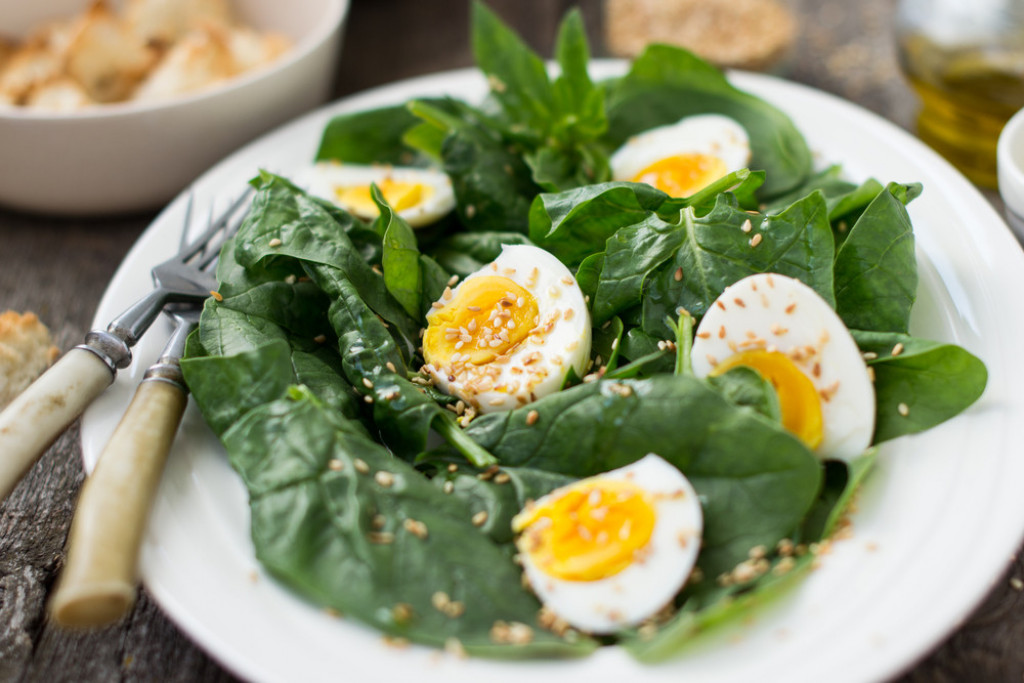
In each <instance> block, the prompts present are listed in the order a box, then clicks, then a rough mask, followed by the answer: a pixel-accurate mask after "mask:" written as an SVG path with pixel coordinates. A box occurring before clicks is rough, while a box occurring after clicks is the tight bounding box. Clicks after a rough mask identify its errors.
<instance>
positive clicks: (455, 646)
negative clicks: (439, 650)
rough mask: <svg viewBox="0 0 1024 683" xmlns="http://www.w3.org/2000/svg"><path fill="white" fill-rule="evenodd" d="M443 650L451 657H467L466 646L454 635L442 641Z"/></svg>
mask: <svg viewBox="0 0 1024 683" xmlns="http://www.w3.org/2000/svg"><path fill="white" fill-rule="evenodd" d="M444 651H445V652H447V653H448V654H450V655H452V656H453V657H458V658H459V659H465V658H466V657H467V655H466V648H464V647H463V646H462V641H461V640H459V639H458V638H455V637H451V638H448V639H447V640H446V641H444Z"/></svg>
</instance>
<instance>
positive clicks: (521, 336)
mask: <svg viewBox="0 0 1024 683" xmlns="http://www.w3.org/2000/svg"><path fill="white" fill-rule="evenodd" d="M590 342H591V332H590V312H589V310H588V309H587V304H586V301H585V300H584V297H583V292H582V291H581V290H580V287H579V285H578V284H577V283H576V280H575V278H573V276H572V273H570V272H569V270H568V269H567V268H566V267H565V266H564V265H562V262H561V261H559V260H558V259H557V258H555V257H554V256H553V255H551V254H550V253H549V252H547V251H545V250H544V249H541V248H539V247H534V246H529V245H513V246H505V247H504V248H503V249H502V252H501V254H500V255H499V256H498V258H496V259H495V260H494V261H493V262H491V263H489V264H488V265H486V266H484V267H483V268H481V269H480V270H479V271H477V272H475V273H473V274H472V275H469V276H468V277H466V279H465V280H463V281H462V282H461V283H460V284H459V286H458V287H456V288H455V289H454V290H451V289H446V290H445V292H444V294H443V295H442V297H441V299H440V301H436V302H434V304H433V310H432V311H431V312H430V313H429V314H428V315H427V329H426V332H425V333H424V335H423V358H424V360H425V361H426V365H424V370H425V371H426V372H427V373H428V374H429V375H430V376H431V377H432V378H433V379H434V382H435V384H436V385H437V386H438V388H440V389H441V390H442V391H444V392H446V393H448V394H451V395H453V396H458V397H459V398H461V399H463V400H464V401H466V403H468V404H469V405H470V406H472V407H473V409H474V411H475V412H477V413H488V412H495V411H499V410H511V409H512V408H517V407H519V406H521V405H525V404H526V403H529V402H531V401H534V400H536V399H538V398H540V397H542V396H545V395H547V394H550V393H553V392H555V391H558V389H559V388H560V387H561V385H562V382H563V380H564V379H565V376H566V373H567V372H568V371H569V368H573V369H574V370H575V371H576V373H577V374H578V375H580V376H582V375H583V372H584V369H585V367H586V363H587V361H588V359H589V358H590Z"/></svg>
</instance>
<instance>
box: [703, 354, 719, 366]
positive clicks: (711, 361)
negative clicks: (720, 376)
mask: <svg viewBox="0 0 1024 683" xmlns="http://www.w3.org/2000/svg"><path fill="white" fill-rule="evenodd" d="M705 358H707V360H708V363H709V364H710V365H711V367H715V366H716V365H718V359H717V358H715V357H714V356H712V355H711V354H710V353H709V354H708V355H706V356H705Z"/></svg>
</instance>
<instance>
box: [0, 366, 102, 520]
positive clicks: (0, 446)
mask: <svg viewBox="0 0 1024 683" xmlns="http://www.w3.org/2000/svg"><path fill="white" fill-rule="evenodd" d="M113 381H114V372H113V370H111V368H110V366H108V365H107V364H106V363H105V362H104V361H103V360H101V359H100V357H99V356H97V355H96V354H95V353H93V352H91V351H86V350H85V349H80V348H75V349H71V350H70V351H68V352H67V353H66V354H65V355H64V356H63V357H62V358H61V359H60V360H58V361H57V362H56V363H54V365H53V367H51V368H50V369H49V370H47V371H46V372H45V373H43V375H42V376H41V377H39V379H37V380H36V381H35V382H34V383H33V384H32V385H31V386H29V388H28V389H26V390H25V391H24V392H23V393H21V394H20V395H19V396H18V397H17V398H15V399H14V401H12V402H11V404H10V405H8V406H7V408H5V409H4V410H3V412H0V501H3V500H4V499H5V498H7V495H8V494H9V493H10V492H11V491H12V490H13V489H14V487H15V486H16V485H17V483H18V481H19V480H20V479H21V477H22V476H24V474H25V472H27V471H28V469H29V468H30V467H31V466H32V463H34V462H35V461H36V460H37V459H38V458H39V456H40V455H42V454H43V452H44V451H45V450H46V448H47V447H48V446H49V445H50V444H51V443H52V442H53V440H54V439H55V438H57V435H58V434H60V433H61V432H63V431H64V430H65V429H66V428H67V426H68V425H69V424H71V423H72V422H73V421H74V419H75V418H76V417H78V416H79V415H80V414H81V413H82V411H83V410H85V408H86V406H88V405H89V404H90V403H91V402H92V401H93V399H95V398H96V397H97V396H99V395H100V394H101V393H102V392H103V390H104V389H106V388H107V387H108V386H110V383H111V382H113Z"/></svg>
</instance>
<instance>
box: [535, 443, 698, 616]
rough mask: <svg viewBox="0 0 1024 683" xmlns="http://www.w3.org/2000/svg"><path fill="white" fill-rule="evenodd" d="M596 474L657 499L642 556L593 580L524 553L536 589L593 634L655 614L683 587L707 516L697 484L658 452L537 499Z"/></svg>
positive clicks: (547, 603) (549, 603)
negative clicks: (561, 574) (562, 573)
mask: <svg viewBox="0 0 1024 683" xmlns="http://www.w3.org/2000/svg"><path fill="white" fill-rule="evenodd" d="M592 479H608V480H619V481H630V482H632V483H634V484H636V485H637V486H639V487H640V488H642V489H644V490H645V491H646V492H647V493H648V495H650V496H652V497H653V498H654V507H655V514H656V519H655V523H654V529H653V531H652V533H651V538H650V540H649V541H648V543H647V546H646V547H644V548H643V549H641V551H642V558H638V559H637V561H635V562H633V563H632V564H630V565H629V566H628V567H626V568H625V569H623V570H622V571H620V572H618V573H617V574H614V575H612V576H609V577H607V578H604V579H597V580H594V581H568V580H565V579H560V578H556V577H553V576H550V575H548V574H547V573H545V572H544V571H543V570H541V569H540V568H539V567H537V565H536V564H535V562H534V561H533V559H532V558H531V556H530V553H529V552H527V551H526V550H525V549H524V548H523V547H520V551H521V552H520V558H521V559H522V564H523V570H524V572H525V573H526V577H527V579H528V580H529V583H530V586H531V587H532V588H533V591H534V592H535V593H536V594H537V597H538V598H539V599H540V601H541V602H542V603H544V605H545V606H547V607H548V609H550V610H551V611H552V612H553V613H554V614H555V615H557V616H558V617H560V618H562V619H564V620H565V621H566V622H568V623H569V624H570V625H571V626H574V627H575V628H578V629H580V630H582V631H586V632H588V633H614V632H616V631H620V630H622V629H625V628H628V627H630V626H635V625H637V624H639V623H640V622H642V621H644V620H645V619H647V618H648V617H651V616H653V615H654V614H656V613H657V612H658V611H659V610H661V609H662V608H663V607H665V605H667V604H668V603H669V601H671V600H672V598H673V597H674V596H675V595H676V594H677V593H678V592H679V591H680V590H681V589H682V587H683V584H684V583H685V582H686V579H687V578H688V577H689V576H690V573H691V572H692V571H693V567H694V565H695V564H696V562H697V555H698V554H699V552H700V545H701V534H702V533H703V528H704V517H703V512H702V510H701V506H700V501H699V499H698V497H697V493H696V491H694V489H693V485H692V484H690V482H689V480H688V479H687V478H686V477H685V476H683V474H682V472H680V471H679V470H678V469H676V468H675V467H674V466H673V465H671V464H669V463H668V462H666V461H665V460H664V459H662V458H661V457H659V456H658V455H655V454H653V453H652V454H649V455H647V456H645V457H643V458H642V459H640V460H638V461H636V462H634V463H633V464H631V465H627V466H626V467H621V468H619V469H616V470H611V471H609V472H605V473H603V474H600V475H597V476H596V477H591V478H589V479H583V480H580V481H579V482H576V484H573V485H569V486H566V487H563V488H561V489H557V490H555V491H553V492H551V493H549V494H548V495H547V496H544V497H543V498H541V499H539V500H538V501H537V503H536V504H543V503H544V502H545V501H546V500H548V499H550V498H552V497H556V496H559V495H561V494H562V493H563V492H564V491H565V490H566V489H569V488H571V487H572V486H574V485H578V484H581V483H584V482H587V481H590V480H592ZM528 528H529V527H527V529H528ZM523 538H524V536H520V539H523Z"/></svg>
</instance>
